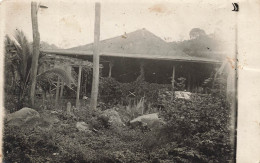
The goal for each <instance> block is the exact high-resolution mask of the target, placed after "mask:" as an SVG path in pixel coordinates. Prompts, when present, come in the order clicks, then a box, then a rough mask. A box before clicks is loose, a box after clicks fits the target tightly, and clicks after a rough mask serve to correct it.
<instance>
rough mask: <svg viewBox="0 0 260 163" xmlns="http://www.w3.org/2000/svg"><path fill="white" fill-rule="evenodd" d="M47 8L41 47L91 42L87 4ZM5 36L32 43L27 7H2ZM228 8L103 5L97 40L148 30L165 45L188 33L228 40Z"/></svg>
mask: <svg viewBox="0 0 260 163" xmlns="http://www.w3.org/2000/svg"><path fill="white" fill-rule="evenodd" d="M41 4H43V5H45V6H48V8H47V9H41V8H40V9H39V11H38V21H39V31H40V35H41V41H45V42H48V43H49V44H55V45H57V46H58V47H60V48H71V47H75V46H79V45H85V44H88V43H91V42H93V40H94V39H93V38H94V16H95V15H94V13H95V12H94V11H95V5H94V3H93V2H91V1H88V2H85V1H55V2H54V1H41ZM5 5H6V6H5V8H4V9H5V10H4V13H5V19H6V20H5V22H6V24H5V33H6V34H9V35H13V34H14V31H15V29H21V30H23V31H24V32H25V34H26V35H27V36H28V38H29V40H30V41H31V40H32V27H31V15H30V14H31V11H30V6H31V5H30V2H26V1H9V2H5ZM232 9H233V8H232V4H231V3H224V2H222V3H221V2H214V3H213V2H211V3H208V2H206V1H204V0H201V1H198V2H197V3H194V2H193V1H185V3H184V2H182V1H176V2H169V1H166V0H165V1H146V0H139V1H131V3H130V1H128V2H126V1H120V2H119V1H115V0H113V1H111V0H110V1H101V31H100V39H101V40H103V39H108V38H111V37H115V36H120V35H123V34H124V33H125V32H126V33H129V32H132V31H135V30H138V29H142V28H146V29H147V30H149V31H150V32H152V33H154V34H155V35H157V36H158V37H160V38H162V39H163V40H165V41H167V42H171V41H182V40H187V39H189V32H190V30H191V29H192V28H201V29H204V30H205V32H206V33H207V34H211V33H214V32H216V31H217V32H219V31H220V33H222V34H221V35H222V36H225V37H227V39H230V40H232V37H233V36H234V22H235V21H234V12H232V11H231V10H232Z"/></svg>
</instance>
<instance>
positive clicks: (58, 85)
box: [55, 77, 60, 107]
mask: <svg viewBox="0 0 260 163" xmlns="http://www.w3.org/2000/svg"><path fill="white" fill-rule="evenodd" d="M59 91H60V77H58V80H57V87H56V97H55V107H57V106H58V101H59Z"/></svg>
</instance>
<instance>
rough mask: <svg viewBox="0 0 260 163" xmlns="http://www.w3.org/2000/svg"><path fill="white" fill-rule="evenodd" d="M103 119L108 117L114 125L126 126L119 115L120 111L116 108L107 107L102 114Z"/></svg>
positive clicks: (110, 123)
mask: <svg viewBox="0 0 260 163" xmlns="http://www.w3.org/2000/svg"><path fill="white" fill-rule="evenodd" d="M100 118H101V119H107V121H108V123H109V125H110V126H112V127H122V126H125V125H124V123H123V122H122V120H121V117H120V116H119V114H118V112H117V111H115V110H114V109H107V110H105V111H103V112H102V114H101V115H100Z"/></svg>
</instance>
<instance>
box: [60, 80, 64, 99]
mask: <svg viewBox="0 0 260 163" xmlns="http://www.w3.org/2000/svg"><path fill="white" fill-rule="evenodd" d="M63 90H64V82H63V81H61V88H60V98H62V97H63Z"/></svg>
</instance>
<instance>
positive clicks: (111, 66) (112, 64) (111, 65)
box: [108, 61, 114, 78]
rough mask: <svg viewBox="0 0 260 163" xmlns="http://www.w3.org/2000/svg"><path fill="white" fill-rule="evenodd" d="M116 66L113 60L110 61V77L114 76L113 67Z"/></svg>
mask: <svg viewBox="0 0 260 163" xmlns="http://www.w3.org/2000/svg"><path fill="white" fill-rule="evenodd" d="M113 66H114V63H113V61H110V62H109V74H108V77H109V78H111V77H112V68H113Z"/></svg>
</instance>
